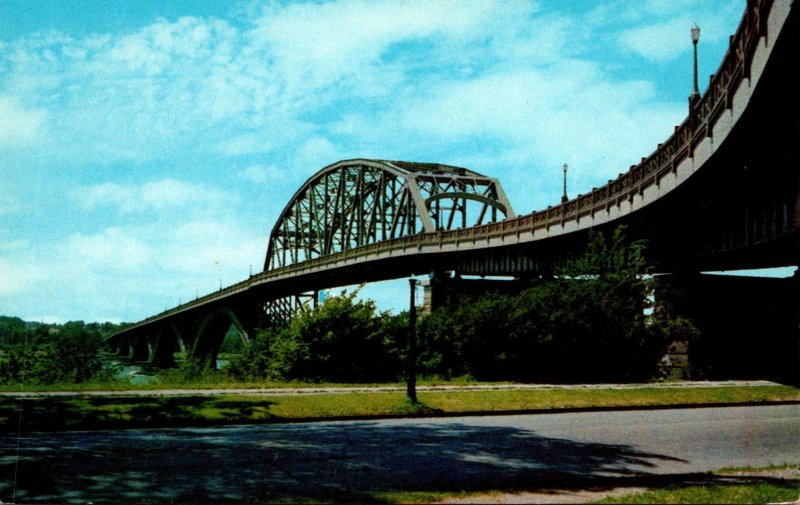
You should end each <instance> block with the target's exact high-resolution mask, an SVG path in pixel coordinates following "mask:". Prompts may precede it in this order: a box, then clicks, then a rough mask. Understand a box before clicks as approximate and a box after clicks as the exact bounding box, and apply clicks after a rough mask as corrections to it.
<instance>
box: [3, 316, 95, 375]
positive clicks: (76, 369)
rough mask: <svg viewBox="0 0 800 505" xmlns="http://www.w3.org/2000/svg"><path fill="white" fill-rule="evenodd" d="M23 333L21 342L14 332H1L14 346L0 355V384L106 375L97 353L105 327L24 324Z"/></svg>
mask: <svg viewBox="0 0 800 505" xmlns="http://www.w3.org/2000/svg"><path fill="white" fill-rule="evenodd" d="M4 319H6V320H8V319H16V318H4ZM4 322H8V321H4ZM13 324H14V325H16V328H18V327H19V326H18V323H17V322H16V321H15V322H14V323H13ZM6 328H8V326H6ZM32 328H33V330H32ZM25 330H26V331H27V332H28V333H29V335H28V338H26V339H24V340H23V341H22V342H21V343H20V342H17V339H18V333H17V331H18V330H14V329H12V330H11V331H10V332H8V331H6V332H5V333H4V335H5V338H7V340H6V342H9V341H14V342H17V343H12V344H8V343H6V344H5V345H4V347H3V350H2V352H0V384H16V383H20V384H21V383H25V384H38V385H44V384H55V383H84V382H88V381H90V380H94V379H98V378H99V377H101V376H103V377H105V376H107V375H108V372H106V371H105V370H104V369H103V364H102V362H101V360H100V358H99V356H98V352H99V350H100V348H101V346H102V338H103V337H102V334H103V332H104V331H109V328H107V327H104V326H102V325H97V324H90V325H87V324H85V323H84V322H83V321H71V322H68V323H66V324H64V325H60V326H59V325H47V326H46V325H41V324H40V325H35V326H34V325H32V324H25Z"/></svg>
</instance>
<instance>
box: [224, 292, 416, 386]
mask: <svg viewBox="0 0 800 505" xmlns="http://www.w3.org/2000/svg"><path fill="white" fill-rule="evenodd" d="M356 295H357V292H353V293H350V294H348V293H346V292H343V293H342V294H341V295H340V296H329V297H328V298H327V299H326V300H325V301H324V302H323V303H322V304H320V305H319V306H318V307H317V308H315V309H313V310H310V311H307V312H300V313H298V314H297V315H296V316H295V317H294V318H293V319H292V321H291V322H290V324H289V326H288V327H286V328H282V329H267V330H264V331H261V332H259V333H258V335H257V337H256V338H255V339H254V341H253V342H251V343H250V344H249V345H248V346H246V348H245V349H244V352H243V353H242V354H240V355H239V356H236V357H234V358H232V359H231V361H230V363H229V365H228V367H227V370H228V373H230V374H231V375H232V376H234V377H236V378H238V379H250V380H252V379H257V378H268V379H273V380H310V381H332V382H377V381H386V380H395V379H396V378H397V377H398V376H399V374H400V372H401V371H402V367H403V362H402V359H403V357H404V351H402V350H401V349H400V347H401V346H404V344H405V342H406V339H405V338H404V336H403V335H400V334H398V332H399V331H400V330H401V329H402V326H403V321H404V318H405V321H407V316H404V315H400V316H392V315H390V314H379V313H378V312H377V310H376V308H375V303H374V302H373V301H371V300H370V301H363V300H356ZM406 328H407V323H406ZM404 331H405V332H407V329H406V330H404Z"/></svg>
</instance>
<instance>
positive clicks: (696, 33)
mask: <svg viewBox="0 0 800 505" xmlns="http://www.w3.org/2000/svg"><path fill="white" fill-rule="evenodd" d="M690 32H691V34H692V45H693V46H694V86H693V87H692V96H691V98H692V101H694V100H696V99H697V97H698V96H700V90H698V88H697V42H698V41H699V40H700V27H699V26H697V23H692V29H691V30H690Z"/></svg>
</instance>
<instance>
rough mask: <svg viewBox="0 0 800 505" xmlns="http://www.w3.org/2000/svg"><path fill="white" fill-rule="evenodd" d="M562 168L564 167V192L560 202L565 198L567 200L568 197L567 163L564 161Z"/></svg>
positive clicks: (564, 200)
mask: <svg viewBox="0 0 800 505" xmlns="http://www.w3.org/2000/svg"><path fill="white" fill-rule="evenodd" d="M563 168H564V194H563V195H561V203H564V202H566V201H567V200H569V198H567V164H566V163H564V167H563Z"/></svg>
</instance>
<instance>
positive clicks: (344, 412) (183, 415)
mask: <svg viewBox="0 0 800 505" xmlns="http://www.w3.org/2000/svg"><path fill="white" fill-rule="evenodd" d="M418 398H419V401H420V403H419V404H416V405H414V404H410V403H409V402H408V401H407V400H406V398H405V393H402V392H352V393H344V394H304V395H296V396H280V395H270V394H267V393H265V394H257V395H256V394H219V395H186V396H163V395H153V396H113V397H108V396H89V395H78V396H70V397H57V396H56V397H40V398H24V399H16V398H10V397H3V398H0V428H2V429H3V430H5V431H12V432H16V431H17V425H18V423H20V417H19V415H20V412H21V413H22V418H21V426H22V429H23V431H59V430H77V429H121V428H137V427H148V428H155V427H162V426H207V425H220V424H247V423H264V422H286V421H301V420H310V419H311V420H318V419H337V418H368V417H379V416H380V417H383V416H420V415H434V414H464V413H471V412H483V413H490V412H519V411H532V412H534V411H548V410H562V409H585V408H615V407H616V408H622V407H645V406H676V405H695V404H714V405H719V404H741V403H762V402H772V401H798V400H800V390H798V389H797V388H794V387H790V386H730V387H718V388H713V387H708V388H706V387H697V388H694V387H692V388H686V387H680V388H648V387H642V388H638V389H623V390H615V389H562V388H553V389H546V390H513V389H505V390H486V391H475V390H470V391H446V392H444V391H437V392H433V391H429V392H419V394H418Z"/></svg>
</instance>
